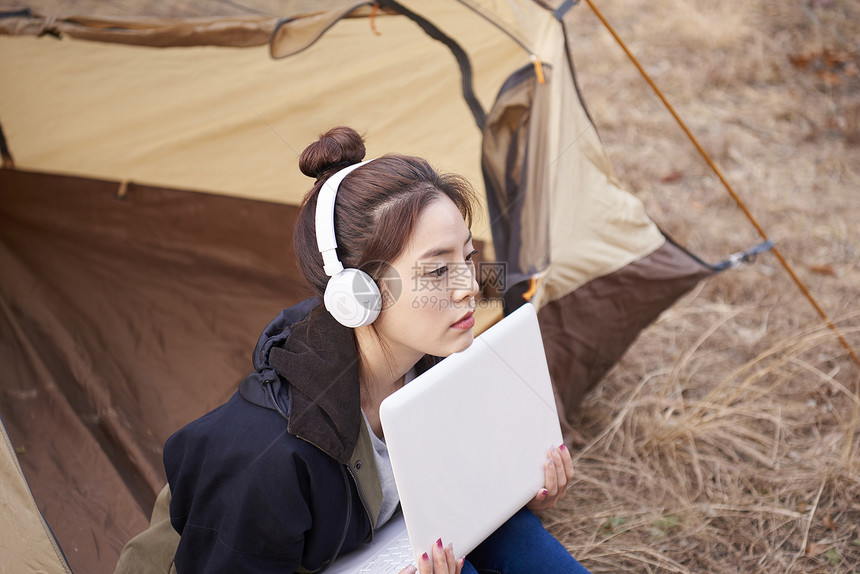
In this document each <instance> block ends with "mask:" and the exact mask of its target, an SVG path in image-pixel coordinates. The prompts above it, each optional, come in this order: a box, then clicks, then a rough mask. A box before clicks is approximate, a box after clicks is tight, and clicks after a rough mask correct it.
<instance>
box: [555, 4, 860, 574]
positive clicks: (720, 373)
mask: <svg viewBox="0 0 860 574" xmlns="http://www.w3.org/2000/svg"><path fill="white" fill-rule="evenodd" d="M595 3H596V5H597V6H598V7H599V8H600V9H601V10H602V11H603V12H604V15H605V16H606V17H607V18H608V19H609V21H610V22H611V23H613V25H614V26H615V28H616V30H617V31H618V32H619V34H620V35H621V36H622V38H624V39H625V40H626V41H628V42H629V46H630V48H631V50H632V51H633V52H634V54H636V55H637V56H638V57H639V58H640V61H641V62H642V63H643V65H644V66H645V67H646V69H647V70H648V71H649V73H651V74H652V77H653V78H654V80H655V81H656V83H657V84H658V85H659V86H660V87H661V88H663V90H664V92H665V94H666V96H667V97H668V99H669V100H670V101H671V102H672V103H673V104H674V105H675V107H676V109H677V110H678V112H679V113H680V114H681V116H682V117H683V118H684V119H685V120H686V121H687V123H688V125H689V126H690V128H691V130H692V131H693V132H694V133H695V134H697V135H699V136H700V137H701V141H702V144H703V145H704V146H705V148H706V149H707V150H708V152H709V153H710V154H711V155H712V157H713V158H714V159H715V160H716V162H717V163H718V164H719V165H720V166H721V168H722V169H723V171H724V173H725V174H726V176H727V178H728V179H729V181H730V182H731V183H732V184H733V185H734V186H735V188H736V190H737V191H738V193H739V194H740V196H741V197H742V198H743V199H744V201H745V202H746V203H747V205H748V206H749V208H750V210H751V211H752V213H753V214H754V215H755V216H756V217H757V218H758V219H759V221H760V222H761V224H762V226H763V227H764V229H765V230H766V231H767V232H768V235H769V236H770V237H771V238H772V239H774V240H775V241H776V243H777V245H778V247H779V249H780V250H781V252H782V254H783V255H784V256H785V257H786V259H787V260H788V261H789V262H790V263H791V265H792V266H793V267H794V269H795V271H796V272H797V274H798V276H799V277H800V279H801V280H803V281H804V282H805V283H806V284H807V286H808V287H809V288H810V290H811V291H812V293H813V294H814V295H815V296H816V298H817V299H818V300H819V302H820V303H821V305H822V306H823V307H824V309H825V310H827V312H828V313H829V314H830V315H831V317H832V318H833V319H834V322H835V323H836V325H837V327H838V328H839V330H840V331H841V332H842V334H843V335H844V336H845V338H846V339H847V340H848V341H849V342H850V343H851V344H852V345H853V347H854V349H855V350H857V351H860V266H858V261H860V253H858V249H857V246H858V245H860V225H858V222H860V125H858V123H860V78H858V64H860V3H858V2H856V1H853V0H852V1H849V0H842V1H840V0H810V1H804V2H800V1H798V2H780V1H778V0H770V1H764V0H753V1H751V2H749V3H725V2H714V1H712V0H708V1H706V0H651V1H649V2H645V1H643V0H602V1H601V0H595ZM574 10H575V14H574V15H573V16H574V17H573V20H574V22H575V25H576V27H577V28H576V29H577V30H578V31H579V40H578V42H577V45H576V47H575V48H576V52H577V57H578V59H577V65H578V72H579V74H580V80H581V84H582V87H583V91H584V95H585V97H586V101H587V103H588V106H589V109H590V112H591V113H592V115H593V116H594V118H595V122H596V123H597V127H598V130H599V131H600V134H601V137H602V138H603V141H604V143H605V144H606V147H607V150H608V151H609V153H610V156H611V158H612V160H613V163H614V164H615V167H616V169H617V171H618V174H619V177H620V179H621V180H622V181H623V182H625V184H626V185H627V187H628V189H630V190H631V191H633V192H634V193H636V194H637V195H638V196H639V197H641V198H642V199H643V201H645V203H646V206H647V208H648V211H649V213H650V214H651V215H652V217H654V219H655V220H656V221H657V222H658V224H659V225H661V227H663V228H664V229H665V230H666V231H667V233H669V234H670V235H671V236H673V237H674V238H675V239H677V240H678V241H679V242H680V243H681V244H682V245H685V246H686V247H688V248H690V249H691V250H692V251H693V252H695V253H697V254H699V255H700V256H702V257H703V258H705V259H707V260H711V261H716V260H719V259H722V258H724V257H725V256H726V255H728V254H729V253H732V252H735V251H738V250H742V249H746V248H748V247H749V246H751V245H753V244H755V243H757V242H759V241H760V238H759V236H758V235H757V233H756V232H755V230H754V228H753V227H752V225H750V224H749V223H748V222H747V220H746V219H745V218H744V216H743V214H742V213H741V211H740V210H739V209H738V208H737V206H736V205H735V203H734V201H733V200H732V199H731V198H730V197H729V195H728V194H727V193H726V191H725V190H724V189H723V187H722V186H721V184H720V183H719V181H718V180H717V179H716V177H715V176H714V175H713V174H712V173H711V172H710V171H709V168H708V167H707V166H706V165H705V163H704V162H703V161H702V160H701V158H700V157H699V156H698V154H697V153H696V151H695V150H694V148H693V147H692V146H691V144H690V143H689V142H688V141H687V140H686V138H685V136H684V135H683V133H682V132H681V130H680V129H679V128H678V127H677V126H676V125H675V124H674V120H672V118H671V116H669V114H668V113H667V112H666V111H665V110H664V109H663V108H662V105H661V104H660V103H659V101H658V100H657V99H656V97H654V95H653V94H652V93H651V92H650V88H648V87H647V85H646V84H645V82H644V81H642V80H641V78H640V77H639V76H638V73H637V72H636V70H635V69H634V68H633V66H632V65H631V64H629V62H627V61H626V59H625V56H624V54H623V52H621V50H620V49H619V48H618V47H617V46H616V45H615V44H614V41H613V40H612V39H611V37H610V36H609V35H608V34H607V33H606V32H605V30H604V29H603V28H602V25H601V24H600V23H599V21H598V20H597V19H596V18H595V17H594V15H593V14H592V13H591V11H590V9H589V8H588V6H587V5H586V4H585V3H580V5H578V6H577V7H576V8H575V9H574ZM858 386H860V368H858V366H857V365H855V364H854V363H853V361H851V359H850V358H849V357H848V356H847V353H846V351H845V349H844V348H843V347H842V346H841V345H840V344H839V343H838V342H837V340H836V338H835V337H834V335H833V333H832V332H831V331H830V330H829V329H828V328H827V327H826V326H825V325H824V324H823V323H822V321H821V320H820V319H819V318H818V316H817V314H816V312H815V311H814V309H813V308H812V306H811V305H810V304H809V303H808V302H807V301H806V299H805V298H804V297H803V296H802V294H801V293H800V291H799V290H798V289H797V287H796V286H795V285H794V283H793V282H792V281H791V280H790V278H789V276H788V275H787V274H786V273H785V271H784V270H783V269H782V268H781V267H780V265H779V263H778V261H777V260H776V258H775V257H774V256H773V255H771V254H766V255H763V256H760V257H759V259H758V261H757V262H755V263H754V264H753V265H750V266H746V267H744V268H742V269H740V270H736V271H728V272H725V273H723V274H722V275H720V276H718V277H716V278H714V279H712V280H709V281H707V282H705V283H703V284H701V285H700V286H699V287H698V288H697V289H696V290H695V291H694V292H693V293H690V294H689V295H688V296H686V297H685V298H683V299H682V300H681V301H680V302H678V304H676V305H675V306H673V307H672V308H671V309H670V310H668V311H667V312H666V313H664V314H663V315H662V316H661V318H660V319H659V320H658V321H657V322H656V323H655V324H654V325H652V326H651V327H650V328H649V329H647V330H646V331H645V332H643V334H642V335H641V336H640V338H639V339H638V341H637V342H636V343H635V344H634V345H633V347H632V348H631V349H630V351H629V352H628V353H627V355H626V356H625V358H624V359H623V360H622V362H621V363H620V364H619V365H618V366H617V367H616V368H615V369H613V370H612V371H611V372H610V373H609V375H608V376H607V378H606V379H605V380H604V381H603V382H602V383H601V385H600V386H599V387H598V389H596V391H595V392H593V393H592V394H591V395H590V396H589V397H588V398H587V399H586V401H585V403H584V404H583V406H582V409H581V411H580V420H578V421H577V423H578V428H579V430H580V432H581V433H582V435H583V437H584V444H583V445H581V446H580V447H578V448H577V449H576V450H575V457H576V468H577V476H578V480H577V482H576V484H575V485H574V487H573V488H572V489H571V491H570V492H569V493H568V495H567V496H566V497H565V498H564V500H563V501H562V503H561V504H560V506H559V507H558V508H556V509H554V510H553V511H552V512H547V513H545V515H544V518H545V520H546V521H547V524H548V525H549V527H550V529H551V530H552V531H553V532H554V533H555V534H556V535H558V536H559V538H560V539H561V540H562V541H563V542H564V543H565V544H566V545H567V546H568V547H569V548H570V549H571V550H572V551H573V552H574V554H575V555H576V556H577V557H578V558H580V559H581V560H582V561H583V562H584V563H585V564H586V565H587V566H588V567H589V568H590V569H591V570H592V571H593V572H683V573H693V572H696V573H699V572H718V573H722V572H756V573H758V572H772V573H780V574H782V573H786V572H828V573H837V572H857V571H860V398H858V396H860V394H858Z"/></svg>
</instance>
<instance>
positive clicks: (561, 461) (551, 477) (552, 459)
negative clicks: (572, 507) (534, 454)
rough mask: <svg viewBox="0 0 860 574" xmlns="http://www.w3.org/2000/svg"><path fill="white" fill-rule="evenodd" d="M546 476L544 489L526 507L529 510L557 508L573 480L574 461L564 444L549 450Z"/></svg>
mask: <svg viewBox="0 0 860 574" xmlns="http://www.w3.org/2000/svg"><path fill="white" fill-rule="evenodd" d="M544 476H545V482H544V487H543V488H542V489H540V490H539V491H538V493H537V495H535V497H534V498H532V499H531V502H529V503H528V504H527V505H526V507H527V508H528V509H529V510H546V509H547V508H552V507H553V506H555V505H556V503H557V502H558V501H559V499H560V498H561V497H562V496H564V493H565V491H567V487H568V485H569V484H570V481H571V480H573V461H572V460H571V459H570V451H569V450H567V447H566V446H564V445H563V444H562V445H561V446H560V447H558V448H551V449H549V452H548V453H547V457H546V464H545V465H544Z"/></svg>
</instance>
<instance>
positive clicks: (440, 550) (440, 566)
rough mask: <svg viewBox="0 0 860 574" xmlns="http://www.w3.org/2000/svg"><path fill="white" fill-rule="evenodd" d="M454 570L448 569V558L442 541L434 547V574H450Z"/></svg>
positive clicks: (437, 542) (438, 541)
mask: <svg viewBox="0 0 860 574" xmlns="http://www.w3.org/2000/svg"><path fill="white" fill-rule="evenodd" d="M452 571H453V569H451V570H449V569H448V557H447V556H446V555H445V548H444V547H443V546H442V539H441V538H440V539H439V540H437V541H436V544H434V545H433V573H434V574H449V573H450V572H452Z"/></svg>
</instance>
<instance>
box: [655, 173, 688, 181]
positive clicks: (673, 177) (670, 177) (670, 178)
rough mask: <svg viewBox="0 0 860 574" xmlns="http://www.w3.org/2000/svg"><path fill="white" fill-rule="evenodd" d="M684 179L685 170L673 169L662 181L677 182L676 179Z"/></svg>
mask: <svg viewBox="0 0 860 574" xmlns="http://www.w3.org/2000/svg"><path fill="white" fill-rule="evenodd" d="M682 179H684V172H682V171H672V172H669V173H667V174H666V175H664V176H663V177H661V178H660V181H661V182H662V183H675V182H676V181H681V180H682Z"/></svg>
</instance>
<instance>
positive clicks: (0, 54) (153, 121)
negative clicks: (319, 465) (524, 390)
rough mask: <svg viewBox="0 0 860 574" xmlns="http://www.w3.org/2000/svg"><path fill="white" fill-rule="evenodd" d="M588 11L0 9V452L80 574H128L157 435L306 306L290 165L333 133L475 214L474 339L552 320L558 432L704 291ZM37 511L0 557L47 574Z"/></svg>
mask: <svg viewBox="0 0 860 574" xmlns="http://www.w3.org/2000/svg"><path fill="white" fill-rule="evenodd" d="M573 5H574V2H571V1H569V0H566V1H557V2H549V3H548V2H543V1H526V0H504V1H492V2H490V1H484V2H480V1H465V0H464V1H453V0H445V1H443V0H423V1H420V2H419V1H409V2H399V3H396V2H390V1H383V2H379V7H378V9H377V8H375V7H374V6H373V4H372V3H362V2H343V1H335V0H328V1H325V2H321V1H314V2H307V1H304V2H303V1H276V0H248V1H244V2H242V3H241V5H240V4H239V3H234V2H226V1H225V2H207V3H177V2H170V1H166V2H155V1H140V2H123V3H120V4H117V5H116V6H115V5H114V3H102V2H97V1H95V0H93V1H84V0H77V1H75V0H67V1H63V2H59V1H50V0H45V1H36V0H34V1H32V2H26V1H24V0H21V1H14V2H10V1H7V0H0V12H2V14H0V16H2V17H0V32H2V34H0V126H2V134H3V136H4V141H5V143H4V145H5V147H6V149H7V150H8V157H7V158H6V159H5V160H4V166H5V167H6V169H2V170H0V269H2V278H0V336H2V338H0V341H2V344H0V361H2V364H3V365H4V369H3V374H2V375H0V376H2V385H0V415H2V419H3V421H4V422H5V424H6V427H7V429H8V434H9V437H10V438H11V443H12V445H14V450H9V449H7V450H6V451H4V454H3V456H4V457H5V459H4V460H5V461H6V462H7V463H9V462H14V461H12V460H11V459H12V457H13V456H14V455H13V453H15V454H17V459H18V461H20V468H21V469H22V470H23V476H24V477H26V480H27V482H29V486H30V488H31V490H32V495H33V499H35V502H36V504H37V505H38V509H39V511H41V514H42V515H44V517H45V519H46V521H47V524H49V525H50V527H51V529H52V530H53V533H54V534H55V535H56V538H57V540H58V541H59V544H60V546H61V547H62V549H63V551H64V553H65V556H66V558H67V559H68V562H69V564H70V565H71V567H72V569H73V570H75V571H79V572H111V571H113V567H114V565H115V564H116V559H117V556H118V553H119V550H120V549H121V548H122V546H123V545H124V544H125V542H126V541H128V540H129V539H130V538H131V537H132V536H133V535H135V534H136V533H137V532H139V531H141V530H143V529H144V528H145V527H146V526H147V524H148V520H149V512H150V510H151V508H152V504H153V502H154V500H155V496H156V494H157V493H158V491H159V490H160V489H161V487H162V486H163V484H164V474H163V468H162V464H161V447H162V445H163V444H164V441H165V439H166V438H167V437H168V436H169V435H170V434H171V433H172V432H173V431H175V430H176V429H178V428H179V427H180V426H182V425H183V424H185V423H186V422H188V421H190V420H192V419H193V418H196V417H197V416H199V415H201V414H203V413H204V412H206V411H207V410H209V409H211V408H213V407H214V406H216V405H217V404H219V403H221V402H223V401H224V400H225V399H226V397H227V396H229V395H230V394H231V393H232V392H233V390H234V388H235V385H236V383H237V382H238V380H239V379H240V378H241V377H242V376H243V375H244V374H245V373H246V371H247V370H248V369H250V366H251V363H250V361H249V353H250V351H251V349H252V347H253V344H254V342H255V341H256V337H257V335H258V334H259V332H260V330H261V329H262V327H263V326H264V325H265V324H266V322H267V321H268V320H269V318H271V317H272V316H274V315H275V314H276V313H277V311H278V310H279V309H281V308H282V307H284V306H287V305H290V304H292V303H295V302H297V301H298V300H300V299H301V298H302V297H304V296H305V293H306V291H305V289H304V287H303V285H302V284H301V281H300V280H299V279H298V275H297V271H296V268H295V265H294V263H293V261H292V256H291V253H290V251H291V230H292V222H293V220H294V217H295V212H296V208H295V206H296V205H297V204H298V202H299V201H300V200H301V197H302V196H303V195H304V193H305V192H306V190H307V189H308V188H309V187H310V185H311V183H312V182H311V181H310V180H308V179H307V178H305V177H304V176H302V175H301V174H300V173H299V171H298V169H297V157H298V152H299V151H301V149H303V148H304V147H305V146H306V145H307V144H308V143H310V142H311V141H313V140H314V139H316V137H317V136H318V134H320V133H321V132H323V131H325V130H326V129H328V128H329V127H332V126H334V125H339V124H346V125H350V126H353V127H355V128H356V129H358V130H359V131H363V132H364V133H365V134H366V135H367V139H368V144H369V147H368V154H369V156H370V157H373V156H377V155H381V154H383V153H386V152H389V151H396V152H401V153H411V154H417V155H421V156H424V157H427V158H428V159H429V160H430V161H431V163H433V164H434V165H435V166H436V167H438V168H439V169H441V170H443V171H452V172H457V173H460V174H462V175H464V176H466V177H467V178H468V179H470V180H471V181H472V182H473V184H474V185H475V187H476V188H477V189H478V190H479V191H485V192H486V193H485V196H486V209H485V210H484V214H483V217H482V218H479V220H478V221H477V222H475V225H474V227H473V232H474V234H475V236H476V237H477V238H479V239H480V240H482V242H483V243H484V250H483V262H482V263H486V265H484V266H482V267H479V270H481V271H482V272H485V273H483V274H482V277H481V279H482V282H483V285H484V287H485V290H484V294H485V299H484V300H483V301H482V305H481V306H482V311H483V316H482V322H483V325H486V324H489V323H490V322H491V321H492V320H494V318H495V317H497V316H498V313H499V312H500V311H499V309H500V307H501V305H500V304H499V303H493V301H492V299H493V298H498V299H503V300H504V301H506V304H507V308H508V309H510V308H511V307H514V306H516V305H518V304H520V303H521V302H522V301H523V294H526V295H528V296H530V297H531V300H532V302H534V303H535V304H536V305H537V306H538V307H539V308H540V319H541V326H542V332H543V337H544V342H545V345H546V348H547V352H548V358H549V361H550V368H551V372H552V375H553V382H554V384H555V386H556V391H557V395H558V398H559V403H560V406H561V407H562V408H561V413H562V423H563V424H566V423H567V419H568V416H569V414H570V413H571V412H572V411H573V410H574V409H575V408H576V406H577V405H578V403H579V401H580V400H581V398H582V396H583V394H584V393H585V392H587V390H588V389H589V388H590V387H591V386H592V385H594V384H595V383H596V382H597V381H598V380H599V379H600V377H601V376H602V375H603V374H604V373H605V371H606V370H607V369H608V368H609V367H610V366H611V365H612V364H614V362H615V361H617V359H618V358H619V357H620V355H621V354H622V353H623V352H624V350H625V349H626V348H627V346H628V345H629V344H630V343H631V342H632V341H633V339H634V338H635V337H636V335H637V334H638V332H639V331H640V330H641V329H642V328H643V327H644V326H645V325H647V324H648V323H649V322H650V321H652V320H653V319H654V318H655V317H656V316H657V315H658V314H659V313H660V311H661V310H663V309H664V308H665V307H666V306H667V305H669V304H671V302H672V301H674V300H675V299H676V298H677V297H678V296H679V295H680V294H681V293H683V292H684V291H686V290H687V289H689V288H690V287H692V286H693V285H694V284H695V283H696V282H697V281H698V280H700V279H701V278H703V277H706V276H708V275H709V274H710V273H712V270H711V269H709V268H708V267H707V266H705V265H703V264H701V263H700V262H698V261H697V260H696V258H694V257H692V256H691V255H689V254H688V253H686V252H685V251H684V250H682V249H680V248H679V247H677V246H675V245H673V244H672V243H671V242H667V241H666V239H665V237H664V236H663V234H662V233H661V232H660V230H659V229H657V227H656V226H655V225H654V223H653V222H652V221H651V220H650V219H649V218H648V216H647V214H645V212H644V210H643V208H642V205H641V203H640V202H639V201H638V200H637V199H636V198H634V197H633V196H631V195H630V194H628V193H626V192H625V191H624V190H622V189H620V188H619V187H618V185H617V182H616V181H615V179H614V177H613V174H612V170H611V167H610V164H609V161H608V159H607V157H606V155H605V153H604V151H603V148H602V146H601V144H600V141H599V138H598V136H597V132H596V130H595V128H594V126H593V125H592V123H591V121H590V119H589V118H588V115H587V113H586V111H585V107H584V106H583V103H582V101H581V98H580V94H579V93H578V91H577V87H576V83H575V77H574V75H573V62H572V59H571V54H570V50H569V45H570V44H569V40H570V38H569V34H570V30H569V29H568V27H567V26H566V25H565V22H564V18H565V14H566V13H567V11H568V10H570V9H571V8H572V7H573ZM58 37H59V39H58ZM13 161H14V163H13ZM500 271H501V272H500ZM13 466H14V468H18V465H17V464H14V465H11V464H7V465H6V466H4V467H3V468H4V470H3V473H4V474H3V483H2V485H3V486H2V488H3V490H4V493H6V492H13V491H12V490H8V489H9V488H11V487H7V485H8V484H10V483H11V482H10V481H11V479H10V477H11V478H14V482H15V484H17V485H18V486H19V487H20V485H21V481H22V478H21V476H22V475H21V474H20V473H19V472H18V473H17V474H15V473H16V472H17V471H15V472H13V471H12V470H8V471H7V470H5V469H6V468H7V467H8V468H13ZM13 470H14V469H13ZM24 484H25V485H26V483H24ZM16 488H18V487H16ZM14 492H16V493H17V492H20V489H19V490H15V491H14ZM16 496H17V498H15V499H11V498H10V497H8V496H7V497H6V500H11V502H9V503H7V504H10V505H12V506H15V507H16V508H19V507H20V505H21V504H24V503H26V502H27V497H26V496H18V495H16ZM16 500H17V501H23V502H16ZM37 514H38V513H32V512H31V513H29V514H27V513H20V514H16V515H15V516H20V520H19V519H18V518H16V519H15V520H14V521H11V522H10V521H8V520H7V521H4V523H3V525H2V526H0V554H2V555H4V556H7V555H9V553H10V552H14V553H16V555H17V556H18V558H20V560H21V562H16V563H22V564H29V565H30V566H31V567H32V568H36V566H35V565H37V564H38V563H37V562H35V561H32V562H27V561H28V560H30V559H31V557H30V556H29V553H30V551H29V550H25V549H24V547H21V546H19V545H18V544H17V543H16V542H15V540H17V539H18V538H16V537H15V535H16V533H19V532H23V529H22V528H19V526H20V524H23V523H27V524H29V525H30V527H32V526H33V520H35V519H36V518H38V516H37ZM5 515H6V514H5V513H4V516H5ZM36 526H38V527H39V528H41V526H39V525H38V524H37V525H36ZM41 532H43V533H46V532H48V531H46V530H45V529H44V528H42V529H41ZM45 536H46V537H47V538H50V535H49V533H48V534H45ZM50 547H51V546H50V544H49V545H48V546H46V547H45V548H50ZM34 552H37V553H38V552H41V551H34ZM33 560H35V558H33ZM45 571H57V570H51V569H49V568H45ZM59 571H62V570H59Z"/></svg>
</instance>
